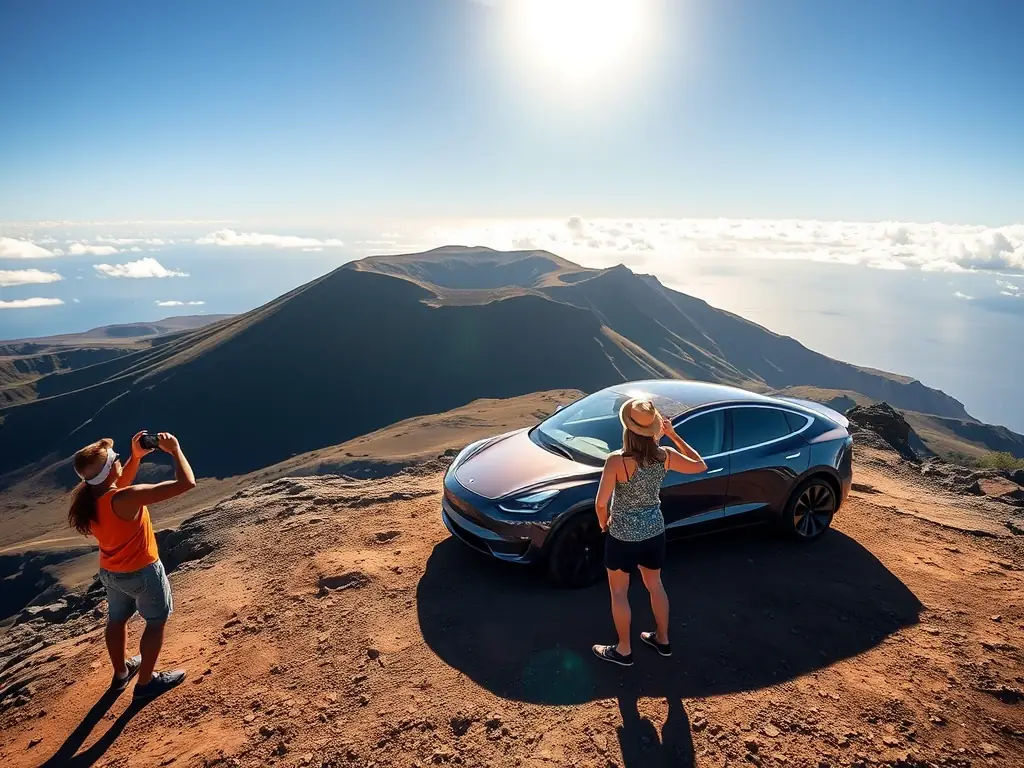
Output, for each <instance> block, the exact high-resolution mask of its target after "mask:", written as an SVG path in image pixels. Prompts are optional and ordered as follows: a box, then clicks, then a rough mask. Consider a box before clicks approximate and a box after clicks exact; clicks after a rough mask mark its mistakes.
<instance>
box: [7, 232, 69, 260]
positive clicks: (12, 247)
mask: <svg viewBox="0 0 1024 768" xmlns="http://www.w3.org/2000/svg"><path fill="white" fill-rule="evenodd" d="M55 255H56V254H54V252H53V251H50V250H47V249H46V248H42V247H40V246H38V245H36V244H35V243H31V242H29V241H28V240H18V239H16V238H13V237H0V259H50V258H53V257H54V256H55Z"/></svg>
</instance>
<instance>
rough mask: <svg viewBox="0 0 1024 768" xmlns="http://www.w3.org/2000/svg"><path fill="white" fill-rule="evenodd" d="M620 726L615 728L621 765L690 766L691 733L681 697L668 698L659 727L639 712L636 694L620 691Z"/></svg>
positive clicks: (635, 767) (649, 767)
mask: <svg viewBox="0 0 1024 768" xmlns="http://www.w3.org/2000/svg"><path fill="white" fill-rule="evenodd" d="M619 713H620V714H621V715H622V725H620V726H619V728H618V736H619V749H620V750H621V751H622V762H623V764H624V768H662V766H663V767H664V768H693V766H694V765H695V764H696V758H695V757H694V752H693V735H692V734H691V732H690V719H689V718H688V717H687V716H686V708H685V707H684V706H683V702H682V700H681V699H678V698H675V697H672V696H669V697H668V717H667V718H666V719H665V724H664V725H663V726H662V727H661V734H660V735H659V733H658V729H657V727H655V725H654V723H652V722H651V721H650V719H648V718H646V717H643V716H642V715H641V714H640V708H639V700H638V697H637V696H636V694H632V693H622V694H619Z"/></svg>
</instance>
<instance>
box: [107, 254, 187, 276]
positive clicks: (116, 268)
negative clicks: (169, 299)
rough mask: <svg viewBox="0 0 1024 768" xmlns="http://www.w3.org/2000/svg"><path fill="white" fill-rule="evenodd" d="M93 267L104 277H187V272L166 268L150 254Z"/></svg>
mask: <svg viewBox="0 0 1024 768" xmlns="http://www.w3.org/2000/svg"><path fill="white" fill-rule="evenodd" d="M93 269H95V270H96V271H97V272H99V273H100V274H101V275H105V276H106V277H126V278H130V279H134V280H141V279H144V278H149V277H188V273H187V272H179V271H176V270H173V269H167V268H166V267H165V266H164V265H163V264H161V263H160V262H159V261H157V260H156V259H154V258H153V257H151V256H147V257H146V258H144V259H139V260H138V261H129V262H128V263H127V264H93Z"/></svg>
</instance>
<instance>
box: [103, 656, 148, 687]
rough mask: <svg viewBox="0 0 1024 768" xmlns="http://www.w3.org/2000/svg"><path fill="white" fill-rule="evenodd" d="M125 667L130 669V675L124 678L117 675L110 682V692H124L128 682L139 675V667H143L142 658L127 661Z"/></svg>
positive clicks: (137, 657) (132, 658) (134, 657)
mask: <svg viewBox="0 0 1024 768" xmlns="http://www.w3.org/2000/svg"><path fill="white" fill-rule="evenodd" d="M124 665H125V666H126V667H127V668H128V674H126V675H125V676H124V677H118V676H117V675H116V674H115V675H114V677H113V678H112V679H111V681H110V690H112V691H123V690H124V689H125V688H127V687H128V681H129V680H131V679H132V678H133V677H135V675H137V674H138V673H139V667H141V666H142V657H141V656H132V657H131V658H130V659H125V660H124Z"/></svg>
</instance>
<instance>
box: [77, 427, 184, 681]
mask: <svg viewBox="0 0 1024 768" xmlns="http://www.w3.org/2000/svg"><path fill="white" fill-rule="evenodd" d="M144 436H145V437H146V440H147V441H155V443H156V445H157V447H159V448H160V449H161V450H163V451H165V452H167V453H169V454H170V455H171V458H172V459H173V460H174V469H175V478H174V480H169V481H167V482H163V483H156V484H153V485H150V484H145V485H142V484H140V485H133V484H132V483H133V481H134V480H135V475H136V473H137V472H138V470H139V464H140V462H141V461H142V458H143V457H144V456H145V455H146V454H147V453H149V452H150V451H152V450H153V448H152V447H146V446H144V443H143V438H144ZM73 464H74V467H75V472H77V473H78V476H79V477H80V478H81V479H82V482H81V483H80V484H79V485H78V487H77V488H76V489H75V492H74V497H73V499H72V502H71V509H70V510H69V511H68V523H69V524H70V525H71V527H72V528H74V529H75V530H77V531H78V532H79V533H81V534H83V535H86V536H89V535H91V536H93V537H95V539H96V541H97V542H98V543H99V548H100V581H101V582H102V583H103V585H104V586H105V587H106V590H107V628H106V641H107V652H108V653H109V654H110V662H111V664H112V665H113V667H114V677H113V680H112V681H111V684H110V687H111V689H112V690H116V691H122V690H124V689H125V688H126V687H127V686H128V681H129V680H131V678H132V677H134V676H135V675H138V681H137V682H136V684H135V693H134V698H135V699H136V700H147V699H151V698H153V697H154V696H158V695H159V694H161V693H163V692H164V691H166V690H168V689H169V688H172V687H174V686H175V685H178V684H179V683H180V682H181V681H182V680H184V679H185V671H184V670H181V669H177V670H173V671H169V672H156V673H154V671H153V670H154V668H155V667H156V660H157V657H158V656H159V655H160V648H161V647H162V646H163V640H164V625H165V623H166V621H167V618H168V617H169V616H170V614H171V611H172V609H173V601H172V598H171V586H170V584H169V583H168V581H167V573H166V571H165V570H164V566H163V563H161V562H160V553H159V551H158V549H157V544H156V536H155V535H154V534H153V523H152V521H151V520H150V517H149V505H150V504H156V503H157V502H160V501H166V500H167V499H172V498H174V497H175V496H179V495H181V494H182V493H184V492H185V491H188V490H190V489H192V488H195V485H196V479H195V475H194V474H193V472H192V467H191V466H189V463H188V460H187V459H186V458H185V454H183V453H182V452H181V446H180V445H179V444H178V440H177V438H175V437H174V436H173V435H170V434H167V433H166V432H161V433H160V434H159V435H152V436H147V435H146V433H144V432H140V433H139V434H137V435H135V437H134V438H132V455H131V458H130V459H129V460H128V462H127V463H126V464H124V465H122V464H121V461H120V460H119V459H118V456H117V453H116V452H115V451H114V441H113V440H111V439H109V438H104V439H102V440H98V441H97V442H95V443H92V444H91V445H87V446H86V447H85V448H83V449H82V450H80V451H78V453H76V454H75V457H74V461H73ZM136 611H138V613H139V614H140V615H141V616H142V618H143V619H145V621H146V629H145V631H144V632H143V633H142V638H141V640H140V641H139V647H140V650H141V652H142V653H141V655H140V656H133V657H131V658H127V641H128V630H127V626H128V620H129V619H130V618H131V617H132V616H133V615H134V614H135V612H136Z"/></svg>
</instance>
